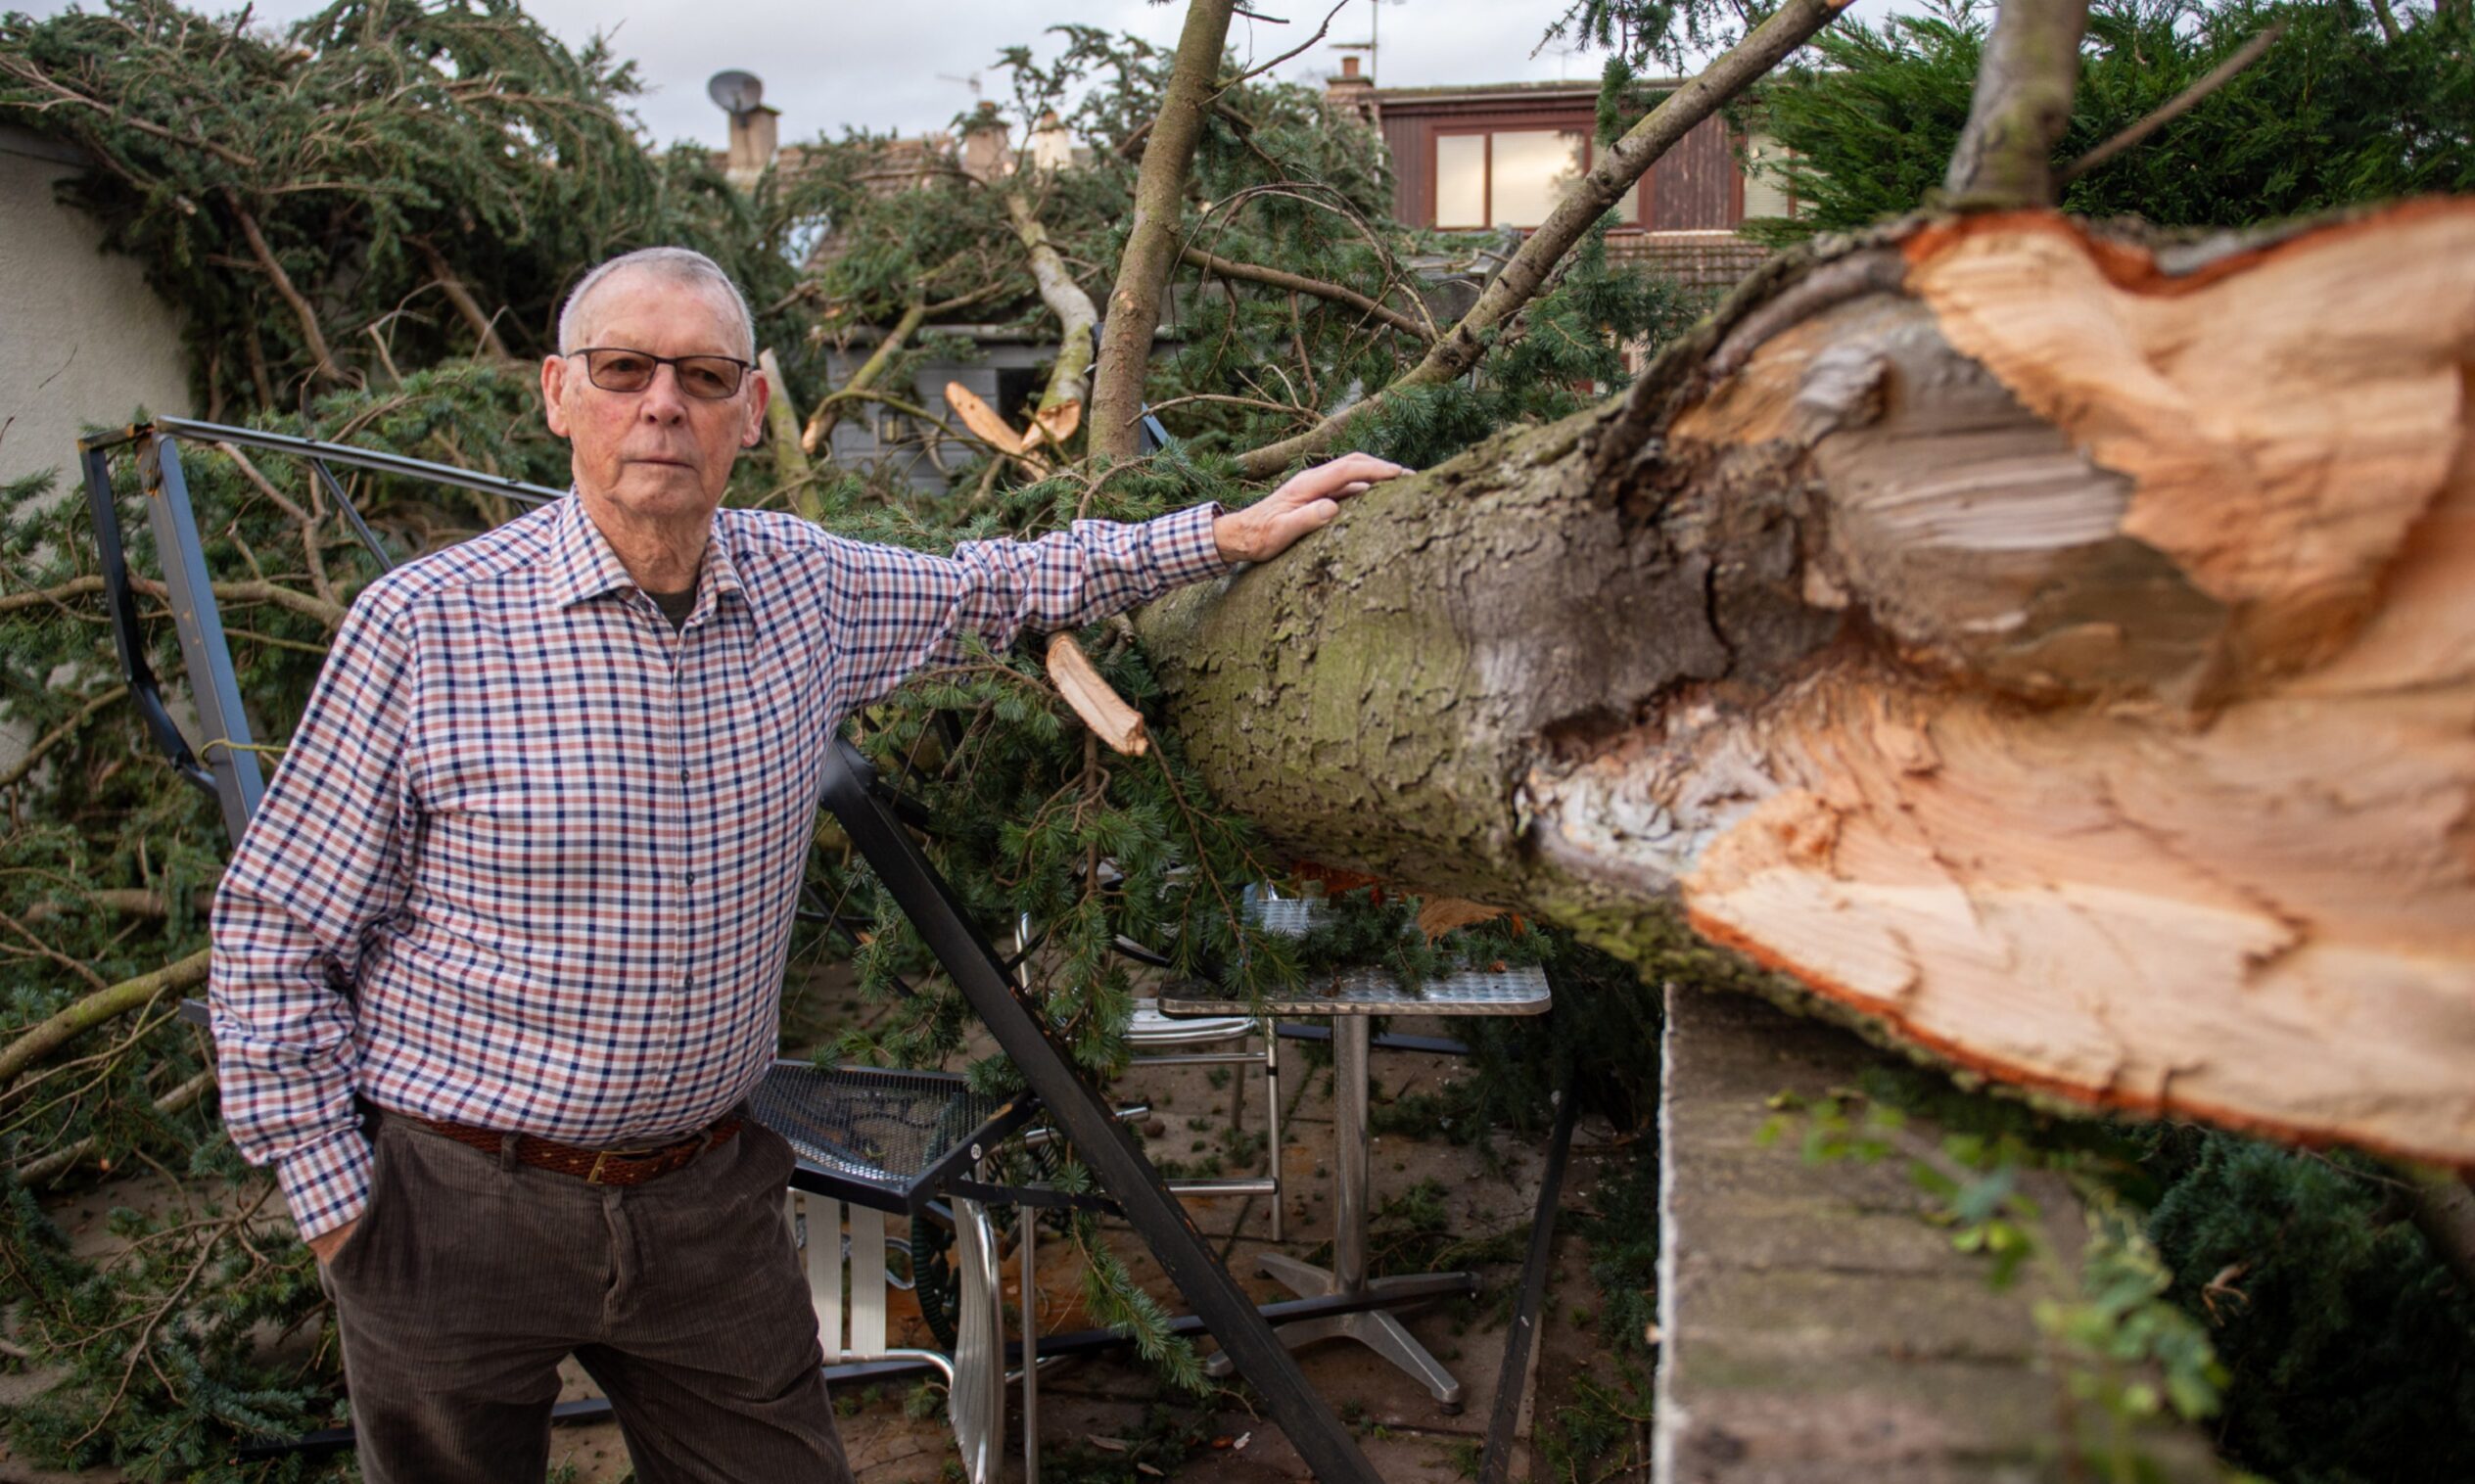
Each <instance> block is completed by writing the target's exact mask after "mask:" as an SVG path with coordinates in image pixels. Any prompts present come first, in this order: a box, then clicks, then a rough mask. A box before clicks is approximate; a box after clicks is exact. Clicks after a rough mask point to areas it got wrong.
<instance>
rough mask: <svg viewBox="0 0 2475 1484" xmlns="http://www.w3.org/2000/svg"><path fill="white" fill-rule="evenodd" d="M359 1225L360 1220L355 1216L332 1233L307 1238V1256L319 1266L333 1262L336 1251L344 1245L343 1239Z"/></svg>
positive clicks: (322, 1233)
mask: <svg viewBox="0 0 2475 1484" xmlns="http://www.w3.org/2000/svg"><path fill="white" fill-rule="evenodd" d="M360 1224H361V1219H360V1218H359V1217H357V1216H356V1217H354V1218H352V1219H351V1220H350V1221H349V1222H346V1223H345V1224H344V1225H343V1226H341V1227H338V1228H336V1229H334V1230H332V1231H321V1232H319V1233H318V1234H317V1235H316V1236H313V1237H311V1238H309V1255H310V1256H312V1257H314V1258H316V1259H317V1260H318V1261H319V1262H320V1263H321V1264H324V1263H329V1262H332V1261H334V1259H335V1254H336V1250H337V1249H338V1248H340V1247H342V1246H343V1245H344V1242H345V1239H346V1238H347V1237H350V1235H351V1234H352V1229H353V1228H355V1227H357V1226H359V1225H360Z"/></svg>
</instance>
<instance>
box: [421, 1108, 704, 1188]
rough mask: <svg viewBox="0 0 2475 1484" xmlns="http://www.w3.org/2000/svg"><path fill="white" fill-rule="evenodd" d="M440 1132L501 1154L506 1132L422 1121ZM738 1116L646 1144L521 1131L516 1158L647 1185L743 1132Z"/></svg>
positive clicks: (586, 1178)
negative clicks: (602, 1144) (566, 1140)
mask: <svg viewBox="0 0 2475 1484" xmlns="http://www.w3.org/2000/svg"><path fill="white" fill-rule="evenodd" d="M417 1121H418V1122H419V1123H420V1124H421V1126H422V1127H423V1128H425V1129H428V1130H430V1131H431V1132H432V1133H434V1134H444V1135H445V1136H447V1137H449V1138H451V1139H454V1140H455V1141H456V1142H458V1143H465V1144H471V1145H472V1146H473V1147H474V1148H476V1149H479V1150H481V1151H483V1152H484V1153H486V1154H496V1153H497V1152H498V1146H499V1143H500V1141H501V1140H502V1139H504V1138H506V1137H507V1136H506V1135H505V1134H502V1133H500V1132H499V1131H498V1130H495V1129H477V1128H474V1127H473V1126H472V1125H470V1124H458V1123H449V1122H447V1121H446V1120H445V1119H443V1118H423V1119H419V1120H417ZM738 1133H739V1120H738V1118H737V1117H736V1116H730V1117H724V1118H722V1119H718V1120H716V1121H715V1122H714V1123H712V1124H709V1125H707V1126H706V1127H705V1128H703V1129H701V1130H699V1131H698V1132H696V1133H694V1134H689V1135H686V1136H683V1137H680V1138H676V1139H673V1140H672V1141H671V1142H669V1143H666V1144H655V1145H651V1146H649V1147H646V1148H641V1149H588V1148H585V1147H583V1146H582V1145H578V1144H563V1143H559V1142H557V1141H556V1140H554V1139H547V1138H540V1137H537V1136H534V1135H531V1134H519V1135H516V1136H515V1140H516V1163H518V1164H522V1165H531V1166H533V1167H534V1168H535V1169H537V1170H549V1171H553V1172H555V1173H557V1174H560V1175H572V1176H574V1177H576V1178H577V1179H578V1180H581V1181H583V1182H584V1183H586V1184H588V1185H641V1184H643V1183H645V1182H646V1181H649V1180H658V1179H660V1178H661V1177H663V1176H665V1175H668V1174H670V1173H671V1172H672V1171H674V1170H680V1169H684V1168H685V1167H686V1166H687V1165H688V1164H689V1163H690V1162H691V1161H693V1160H694V1159H695V1158H696V1156H697V1155H699V1154H702V1153H704V1152H705V1151H706V1150H708V1149H719V1148H721V1147H722V1146H723V1145H724V1144H726V1143H728V1142H730V1140H731V1139H732V1138H734V1137H736V1136H737V1135H738Z"/></svg>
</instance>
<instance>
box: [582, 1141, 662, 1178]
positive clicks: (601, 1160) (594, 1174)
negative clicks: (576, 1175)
mask: <svg viewBox="0 0 2475 1484" xmlns="http://www.w3.org/2000/svg"><path fill="white" fill-rule="evenodd" d="M661 1152H662V1150H660V1149H658V1148H655V1149H596V1150H594V1151H593V1167H592V1168H591V1169H590V1170H587V1171H585V1172H584V1183H586V1184H588V1185H598V1184H600V1183H601V1167H602V1166H603V1165H605V1164H608V1163H609V1162H610V1160H611V1159H612V1158H613V1157H614V1156H615V1157H617V1158H619V1159H642V1158H643V1157H645V1156H646V1155H648V1154H659V1153H661Z"/></svg>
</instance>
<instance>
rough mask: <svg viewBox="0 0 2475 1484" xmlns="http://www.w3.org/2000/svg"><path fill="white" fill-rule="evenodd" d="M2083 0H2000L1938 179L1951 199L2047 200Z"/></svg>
mask: <svg viewBox="0 0 2475 1484" xmlns="http://www.w3.org/2000/svg"><path fill="white" fill-rule="evenodd" d="M2087 29H2088V0H2003V4H2002V9H2001V11H2000V12H1999V13H1998V14H1997V15H1996V16H1995V17H1994V23H1993V34H1992V35H1990V36H1988V37H1986V38H1985V58H1984V60H1983V61H1982V62H1980V63H1979V64H1978V68H1977V91H1976V92H1975V93H1974V94H1972V95H1971V96H1970V99H1969V103H1968V125H1967V127H1965V128H1963V129H1962V130H1961V131H1960V135H1959V146H1958V148H1956V149H1954V150H1953V151H1952V152H1951V166H1950V173H1949V174H1948V176H1947V177H1945V179H1944V181H1943V186H1942V188H1943V190H1944V191H1945V192H1947V193H1948V194H1949V196H1950V198H1951V203H1952V205H1954V206H1972V207H1994V208H2005V209H2008V208H2018V207H2044V206H2052V205H2053V204H2054V146H2055V145H2057V144H2059V143H2061V142H2062V138H2063V131H2064V130H2065V129H2067V128H2069V127H2070V126H2071V98H2072V91H2073V89H2074V88H2075V87H2076V86H2077V85H2078V81H2079V39H2080V37H2081V36H2082V35H2084V34H2085V33H2086V32H2087Z"/></svg>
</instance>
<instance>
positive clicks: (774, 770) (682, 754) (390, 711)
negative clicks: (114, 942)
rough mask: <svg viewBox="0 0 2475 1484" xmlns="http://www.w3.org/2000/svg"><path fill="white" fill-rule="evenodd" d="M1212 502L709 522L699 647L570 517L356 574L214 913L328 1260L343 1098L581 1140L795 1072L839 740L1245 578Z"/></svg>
mask: <svg viewBox="0 0 2475 1484" xmlns="http://www.w3.org/2000/svg"><path fill="white" fill-rule="evenodd" d="M1216 513H1217V507H1215V506H1210V505H1203V506H1197V507H1195V508H1193V509H1191V510H1186V511H1181V512H1179V513H1178V514H1176V515H1171V516H1164V517H1162V518H1160V519H1159V520H1156V521H1151V522H1148V523H1145V524H1143V525H1133V526H1119V525H1112V524H1109V523H1106V522H1100V521H1078V522H1076V523H1075V524H1074V527H1073V529H1072V530H1071V531H1070V532H1067V533H1057V534H1052V535H1049V536H1044V537H1043V538H1041V539H1040V540H1037V541H1029V542H1015V541H971V542H965V543H964V544H963V545H961V546H960V547H958V548H957V549H956V551H955V553H954V555H953V556H951V557H938V556H926V555H922V554H919V553H915V552H909V551H902V550H898V549H894V548H889V547H882V546H869V545H863V544H860V543H858V542H855V541H849V540H845V539H843V538H841V537H839V536H834V535H830V534H828V533H825V532H823V531H820V530H818V529H817V527H816V526H814V525H812V524H810V523H808V522H806V521H802V520H798V519H796V518H793V517H790V516H785V515H778V514H771V513H767V512H760V511H750V510H731V509H724V510H721V511H718V512H716V514H715V518H714V533H713V539H712V540H711V541H710V542H709V543H708V544H707V547H706V553H705V558H704V566H703V569H702V572H701V574H700V577H699V580H698V584H697V586H698V596H697V599H696V607H695V609H694V611H693V612H692V613H691V614H690V615H689V617H688V620H687V624H686V626H685V628H684V629H683V630H681V631H678V632H674V631H673V630H672V628H671V626H670V624H669V622H668V621H666V620H665V619H664V618H662V616H661V615H660V613H659V612H658V611H657V610H656V608H655V606H654V604H653V601H652V599H650V598H649V597H647V596H645V595H644V594H643V593H642V592H641V591H639V590H638V589H637V587H636V586H635V584H634V582H633V581H632V580H630V578H629V577H628V574H627V570H626V569H625V568H624V567H622V566H621V565H620V563H619V559H618V557H617V555H616V554H615V553H613V552H612V551H611V549H610V547H609V545H608V543H607V542H605V541H604V540H603V539H602V536H601V533H600V532H599V531H598V530H596V529H595V527H594V525H593V523H592V521H591V520H590V519H588V518H587V517H586V515H585V513H584V507H583V505H582V504H581V503H580V501H579V500H578V499H577V498H576V497H574V496H573V495H571V496H569V497H568V498H566V499H563V500H560V501H558V502H557V503H555V504H552V505H549V506H546V507H544V508H542V509H540V510H537V511H535V512H533V513H532V514H530V515H527V516H525V517H523V518H521V519H519V520H516V521H513V522H510V523H509V524H507V525H505V526H501V527H499V528H498V529H496V530H495V531H492V532H490V533H488V534H485V535H482V536H478V537H476V538H474V539H473V540H470V541H466V542H464V543H463V544H461V545H458V546H455V547H452V548H450V549H448V550H445V551H442V552H439V553H436V554H434V555H432V556H429V557H426V558H424V559H422V560H421V561H418V562H414V563H411V564H409V565H407V566H404V567H401V568H398V569H397V570H396V571H395V572H393V573H390V574H389V575H387V576H386V577H383V578H381V579H379V580H377V581H376V582H373V583H371V584H370V586H369V588H368V589H367V590H366V591H364V592H363V593H362V594H361V596H360V598H359V600H358V601H357V602H355V603H354V604H353V606H352V609H351V612H350V615H349V616H348V617H347V619H346V621H345V624H344V626H343V629H342V631H341V632H339V633H338V635H337V636H336V642H335V648H334V651H333V653H332V655H331V656H330V657H329V659H328V661H327V664H326V668H325V670H324V671H323V672H321V673H320V675H319V677H318V684H317V688H316V690H315V691H314V692H313V693H312V695H311V698H310V701H309V705H308V708H307V710H306V712H305V713H304V715H303V717H302V720H301V724H300V726H299V728H298V729H297V730H296V731H295V733H294V735H293V739H292V742H291V744H290V746H289V748H288V749H287V751H286V753H285V756H284V762H283V765H282V767H281V768H279V769H278V770H277V772H276V774H275V779H274V782H273V783H272V785H271V786H270V787H269V788H268V790H267V793H266V798H265V801H264V803H263V805H262V806H261V807H260V809H259V811H258V813H257V818H256V819H255V820H254V821H253V822H252V824H251V826H250V829H249V833H248V835H247V836H246V838H244V839H243V840H242V842H241V846H240V849H239V850H238V852H236V853H235V855H234V857H233V859H232V863H231V866H230V867H229V868H228V869H227V870H226V871H225V873H224V876H223V882H222V886H221V888H220V890H219V891H218V892H217V894H216V897H215V904H214V956H213V960H212V970H211V974H210V989H209V1001H210V1006H211V1009H212V1025H213V1031H214V1038H215V1045H216V1053H217V1060H218V1064H219V1071H220V1076H221V1083H222V1099H223V1116H224V1122H225V1123H226V1125H227V1126H228V1127H229V1128H230V1130H231V1133H232V1137H233V1141H234V1143H235V1144H236V1145H237V1146H238V1147H239V1148H240V1150H241V1152H242V1153H243V1154H244V1155H245V1156H247V1157H248V1158H250V1159H251V1160H253V1161H255V1162H257V1163H260V1164H264V1163H268V1162H272V1163H273V1164H275V1166H276V1168H277V1173H278V1175H279V1177H280V1178H281V1181H282V1183H283V1187H284V1193H285V1196H286V1198H287V1199H288V1200H289V1201H290V1202H291V1204H292V1211H293V1217H294V1220H295V1222H296V1224H297V1225H298V1226H299V1228H300V1230H301V1234H302V1235H303V1236H304V1237H312V1236H317V1235H320V1234H322V1233H324V1232H326V1231H328V1230H331V1229H334V1228H337V1227H340V1226H342V1225H343V1224H345V1223H346V1222H348V1221H351V1220H353V1219H355V1218H356V1217H358V1216H359V1215H360V1213H361V1211H362V1209H363V1207H364V1206H365V1205H366V1204H367V1200H368V1189H369V1166H370V1150H369V1145H368V1143H367V1141H366V1139H365V1138H364V1137H363V1136H362V1134H361V1131H360V1119H359V1115H358V1113H357V1112H356V1111H355V1108H354V1104H353V1097H354V1094H355V1093H356V1092H357V1093H358V1094H360V1095H361V1096H363V1097H366V1098H368V1099H369V1100H370V1101H372V1102H375V1103H377V1104H378V1105H380V1106H381V1107H386V1108H393V1109H397V1110H400V1111H402V1112H406V1113H412V1114H417V1115H421V1116H425V1117H431V1118H443V1119H451V1120H454V1121H456V1122H459V1123H467V1124H477V1125H480V1126H482V1127H485V1128H490V1129H498V1130H505V1131H510V1132H514V1133H520V1134H533V1135H537V1136H542V1137H545V1138H552V1139H557V1140H560V1141H562V1142H567V1143H578V1144H587V1145H626V1144H631V1143H641V1142H648V1141H652V1140H655V1139H659V1138H662V1137H665V1136H674V1135H677V1134H678V1133H680V1132H682V1131H684V1130H688V1129H693V1128H696V1127H699V1126H701V1125H703V1124H705V1123H708V1122H710V1121H712V1120H713V1119H715V1118H717V1117H720V1116H721V1115H722V1114H723V1113H724V1112H726V1111H727V1110H728V1109H729V1108H730V1107H731V1106H732V1105H733V1104H735V1103H736V1102H737V1101H738V1100H739V1099H740V1098H742V1097H744V1096H746V1095H747V1094H748V1092H749V1091H750V1090H753V1089H754V1088H755V1087H756V1085H757V1083H758V1082H759V1081H761V1080H762V1079H763V1077H764V1075H765V1070H766V1067H767V1066H768V1065H769V1064H770V1063H771V1059H772V1057H773V1055H774V1051H775V1041H776V1037H777V1034H778V1031H777V1025H778V1012H779V1004H780V995H781V974H782V966H783V961H784V958H785V956H786V955H787V953H788V951H789V943H790V930H791V923H792V914H793V909H794V906H795V899H796V893H797V890H798V884H799V880H800V875H801V871H802V869H803V865H804V862H805V860H806V858H807V853H808V844H809V838H810V833H811V830H812V828H813V826H814V821H815V815H816V810H817V789H818V788H819V786H820V784H821V766H822V763H823V759H824V757H825V752H826V747H827V744H828V742H829V741H830V739H831V737H832V735H833V731H834V728H835V727H836V725H837V724H839V722H840V721H841V719H843V718H844V717H846V716H848V715H850V713H851V712H853V711H854V710H856V709H857V708H859V707H861V706H864V705H866V704H867V703H868V702H870V701H872V700H874V699H875V698H877V697H879V696H881V695H883V694H884V693H885V692H886V691H888V690H889V689H891V688H892V687H893V686H894V685H895V684H896V683H897V682H898V681H900V680H901V679H902V677H903V676H904V675H906V674H908V673H910V672H912V671H914V670H918V669H920V668H922V667H925V666H934V665H938V664H943V663H950V662H952V661H955V660H957V659H958V658H959V657H960V654H961V652H962V651H961V641H962V639H963V637H964V636H965V635H968V634H977V635H979V636H980V637H981V638H983V639H984V640H985V641H986V642H987V643H988V644H989V645H990V646H992V647H994V648H1003V647H1004V646H1005V645H1006V644H1008V643H1010V642H1012V640H1013V637H1014V635H1015V634H1016V633H1017V632H1018V631H1020V630H1022V629H1025V628H1030V629H1034V630H1048V629H1058V628H1070V627H1073V626H1078V625H1082V624H1086V623H1089V622H1091V621H1093V620H1094V619H1097V618H1099V617H1101V616H1103V615H1106V614H1109V613H1114V612H1117V611H1119V610H1121V609H1125V608H1130V607H1133V606H1134V605H1136V604H1138V603H1142V602H1145V601H1148V600H1149V599H1150V598H1152V597H1154V596H1156V595H1158V594H1159V593H1160V592H1161V591H1163V590H1164V589H1166V588H1168V587H1170V586H1172V585H1175V584H1177V583H1180V582H1187V581H1191V580H1195V579H1198V578H1203V577H1209V576H1214V575H1216V574H1219V573H1221V572H1224V571H1227V570H1228V564H1227V563H1226V562H1224V561H1223V560H1222V559H1221V557H1220V554H1219V550H1218V547H1217V545H1216V543H1215V542H1214V540H1213V538H1212V518H1213V516H1214V515H1215V514H1216ZM348 987H349V994H348Z"/></svg>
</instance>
